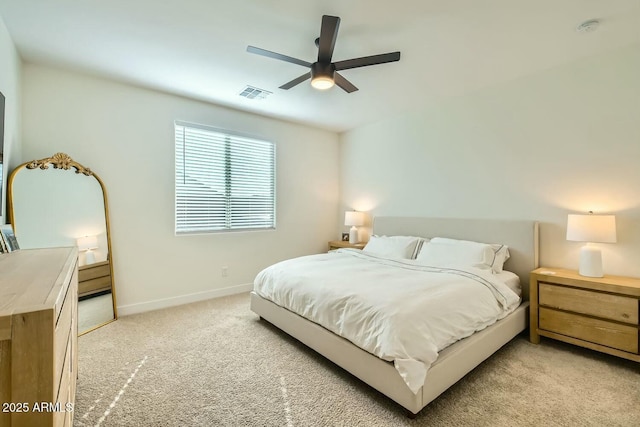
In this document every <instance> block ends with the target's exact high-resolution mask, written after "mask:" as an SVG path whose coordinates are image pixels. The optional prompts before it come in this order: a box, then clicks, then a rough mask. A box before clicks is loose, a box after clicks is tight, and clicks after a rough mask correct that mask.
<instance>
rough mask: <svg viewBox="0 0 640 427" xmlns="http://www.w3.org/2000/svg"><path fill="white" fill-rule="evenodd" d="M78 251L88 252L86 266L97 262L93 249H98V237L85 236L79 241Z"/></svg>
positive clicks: (85, 260)
mask: <svg viewBox="0 0 640 427" xmlns="http://www.w3.org/2000/svg"><path fill="white" fill-rule="evenodd" d="M77 243H78V250H79V251H86V252H85V254H84V263H85V264H86V265H89V264H93V263H94V262H96V257H95V255H94V253H93V249H98V237H97V236H84V237H80V238H78V240H77Z"/></svg>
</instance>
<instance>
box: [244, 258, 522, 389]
mask: <svg viewBox="0 0 640 427" xmlns="http://www.w3.org/2000/svg"><path fill="white" fill-rule="evenodd" d="M254 288H255V291H256V292H257V293H258V295H260V296H262V297H263V298H266V299H268V300H271V301H273V302H274V303H276V304H278V305H280V306H282V307H285V308H287V309H289V310H291V311H293V312H295V313H297V314H299V315H301V316H303V317H305V318H307V319H309V320H311V321H313V322H315V323H318V324H320V325H322V326H324V327H325V328H327V329H329V330H330V331H332V332H334V333H336V334H338V335H340V336H341V337H344V338H346V339H348V340H349V341H351V342H352V343H354V344H355V345H357V346H358V347H360V348H362V349H364V350H366V351H368V352H370V353H372V354H374V355H376V356H378V357H380V358H381V359H384V360H387V361H393V363H394V366H395V367H396V369H397V370H398V372H399V373H400V375H401V376H402V378H403V379H404V381H405V382H406V383H407V385H408V387H409V388H410V389H411V390H412V391H413V392H414V393H417V392H418V390H419V389H420V387H422V385H423V384H424V380H425V377H426V375H427V371H428V369H429V367H430V366H431V364H432V363H433V362H434V361H435V360H436V358H437V357H438V352H439V351H441V350H442V349H444V348H445V347H447V346H449V345H450V344H452V343H454V342H456V341H458V340H460V339H462V338H465V337H467V336H469V335H471V334H473V333H474V332H475V331H479V330H481V329H484V328H486V327H487V326H489V325H491V324H493V323H495V322H496V321H497V320H499V319H501V318H503V317H504V316H506V315H507V314H508V313H510V312H511V311H513V310H514V309H515V308H516V307H517V306H518V304H519V303H520V298H519V297H518V296H517V295H516V294H515V293H514V292H513V291H512V290H511V289H509V288H508V287H507V286H506V285H505V284H504V283H502V282H500V281H498V280H496V279H495V277H493V275H492V274H491V273H489V272H487V271H484V270H479V269H475V268H462V267H460V268H441V267H426V266H421V265H419V264H417V263H416V262H415V261H410V260H402V261H400V260H389V259H385V258H381V257H377V256H375V255H371V254H367V253H365V252H361V251H355V250H349V249H341V250H338V251H334V252H330V253H327V254H319V255H311V256H305V257H301V258H295V259H290V260H287V261H283V262H280V263H277V264H274V265H272V266H270V267H268V268H266V269H265V270H263V271H261V272H260V273H259V274H258V276H257V277H256V279H255V283H254Z"/></svg>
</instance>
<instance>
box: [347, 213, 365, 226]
mask: <svg viewBox="0 0 640 427" xmlns="http://www.w3.org/2000/svg"><path fill="white" fill-rule="evenodd" d="M344 225H347V226H349V225H353V226H356V227H360V226H362V225H364V212H357V211H347V212H345V213H344Z"/></svg>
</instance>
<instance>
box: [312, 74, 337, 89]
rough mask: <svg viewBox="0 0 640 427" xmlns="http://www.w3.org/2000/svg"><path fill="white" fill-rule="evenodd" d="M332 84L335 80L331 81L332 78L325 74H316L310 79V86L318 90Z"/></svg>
mask: <svg viewBox="0 0 640 427" xmlns="http://www.w3.org/2000/svg"><path fill="white" fill-rule="evenodd" d="M334 84H335V82H334V81H333V79H332V78H331V77H327V76H318V77H315V78H313V80H311V86H313V87H314V88H315V89H319V90H327V89H331V88H332V87H333V85H334Z"/></svg>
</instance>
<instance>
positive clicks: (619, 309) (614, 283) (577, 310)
mask: <svg viewBox="0 0 640 427" xmlns="http://www.w3.org/2000/svg"><path fill="white" fill-rule="evenodd" d="M530 299H531V306H530V307H531V308H530V316H531V322H530V340H531V342H532V343H535V344H537V343H539V342H540V336H544V337H549V338H554V339H557V340H560V341H565V342H568V343H571V344H575V345H579V346H582V347H587V348H590V349H592V350H597V351H601V352H603V353H608V354H613V355H615V356H619V357H623V358H625V359H629V360H635V361H636V362H640V340H639V337H640V279H636V278H632V277H622V276H605V277H601V278H594V277H585V276H580V275H579V274H578V272H577V271H572V270H564V269H557V268H539V269H537V270H534V271H533V272H532V273H531V286H530Z"/></svg>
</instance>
